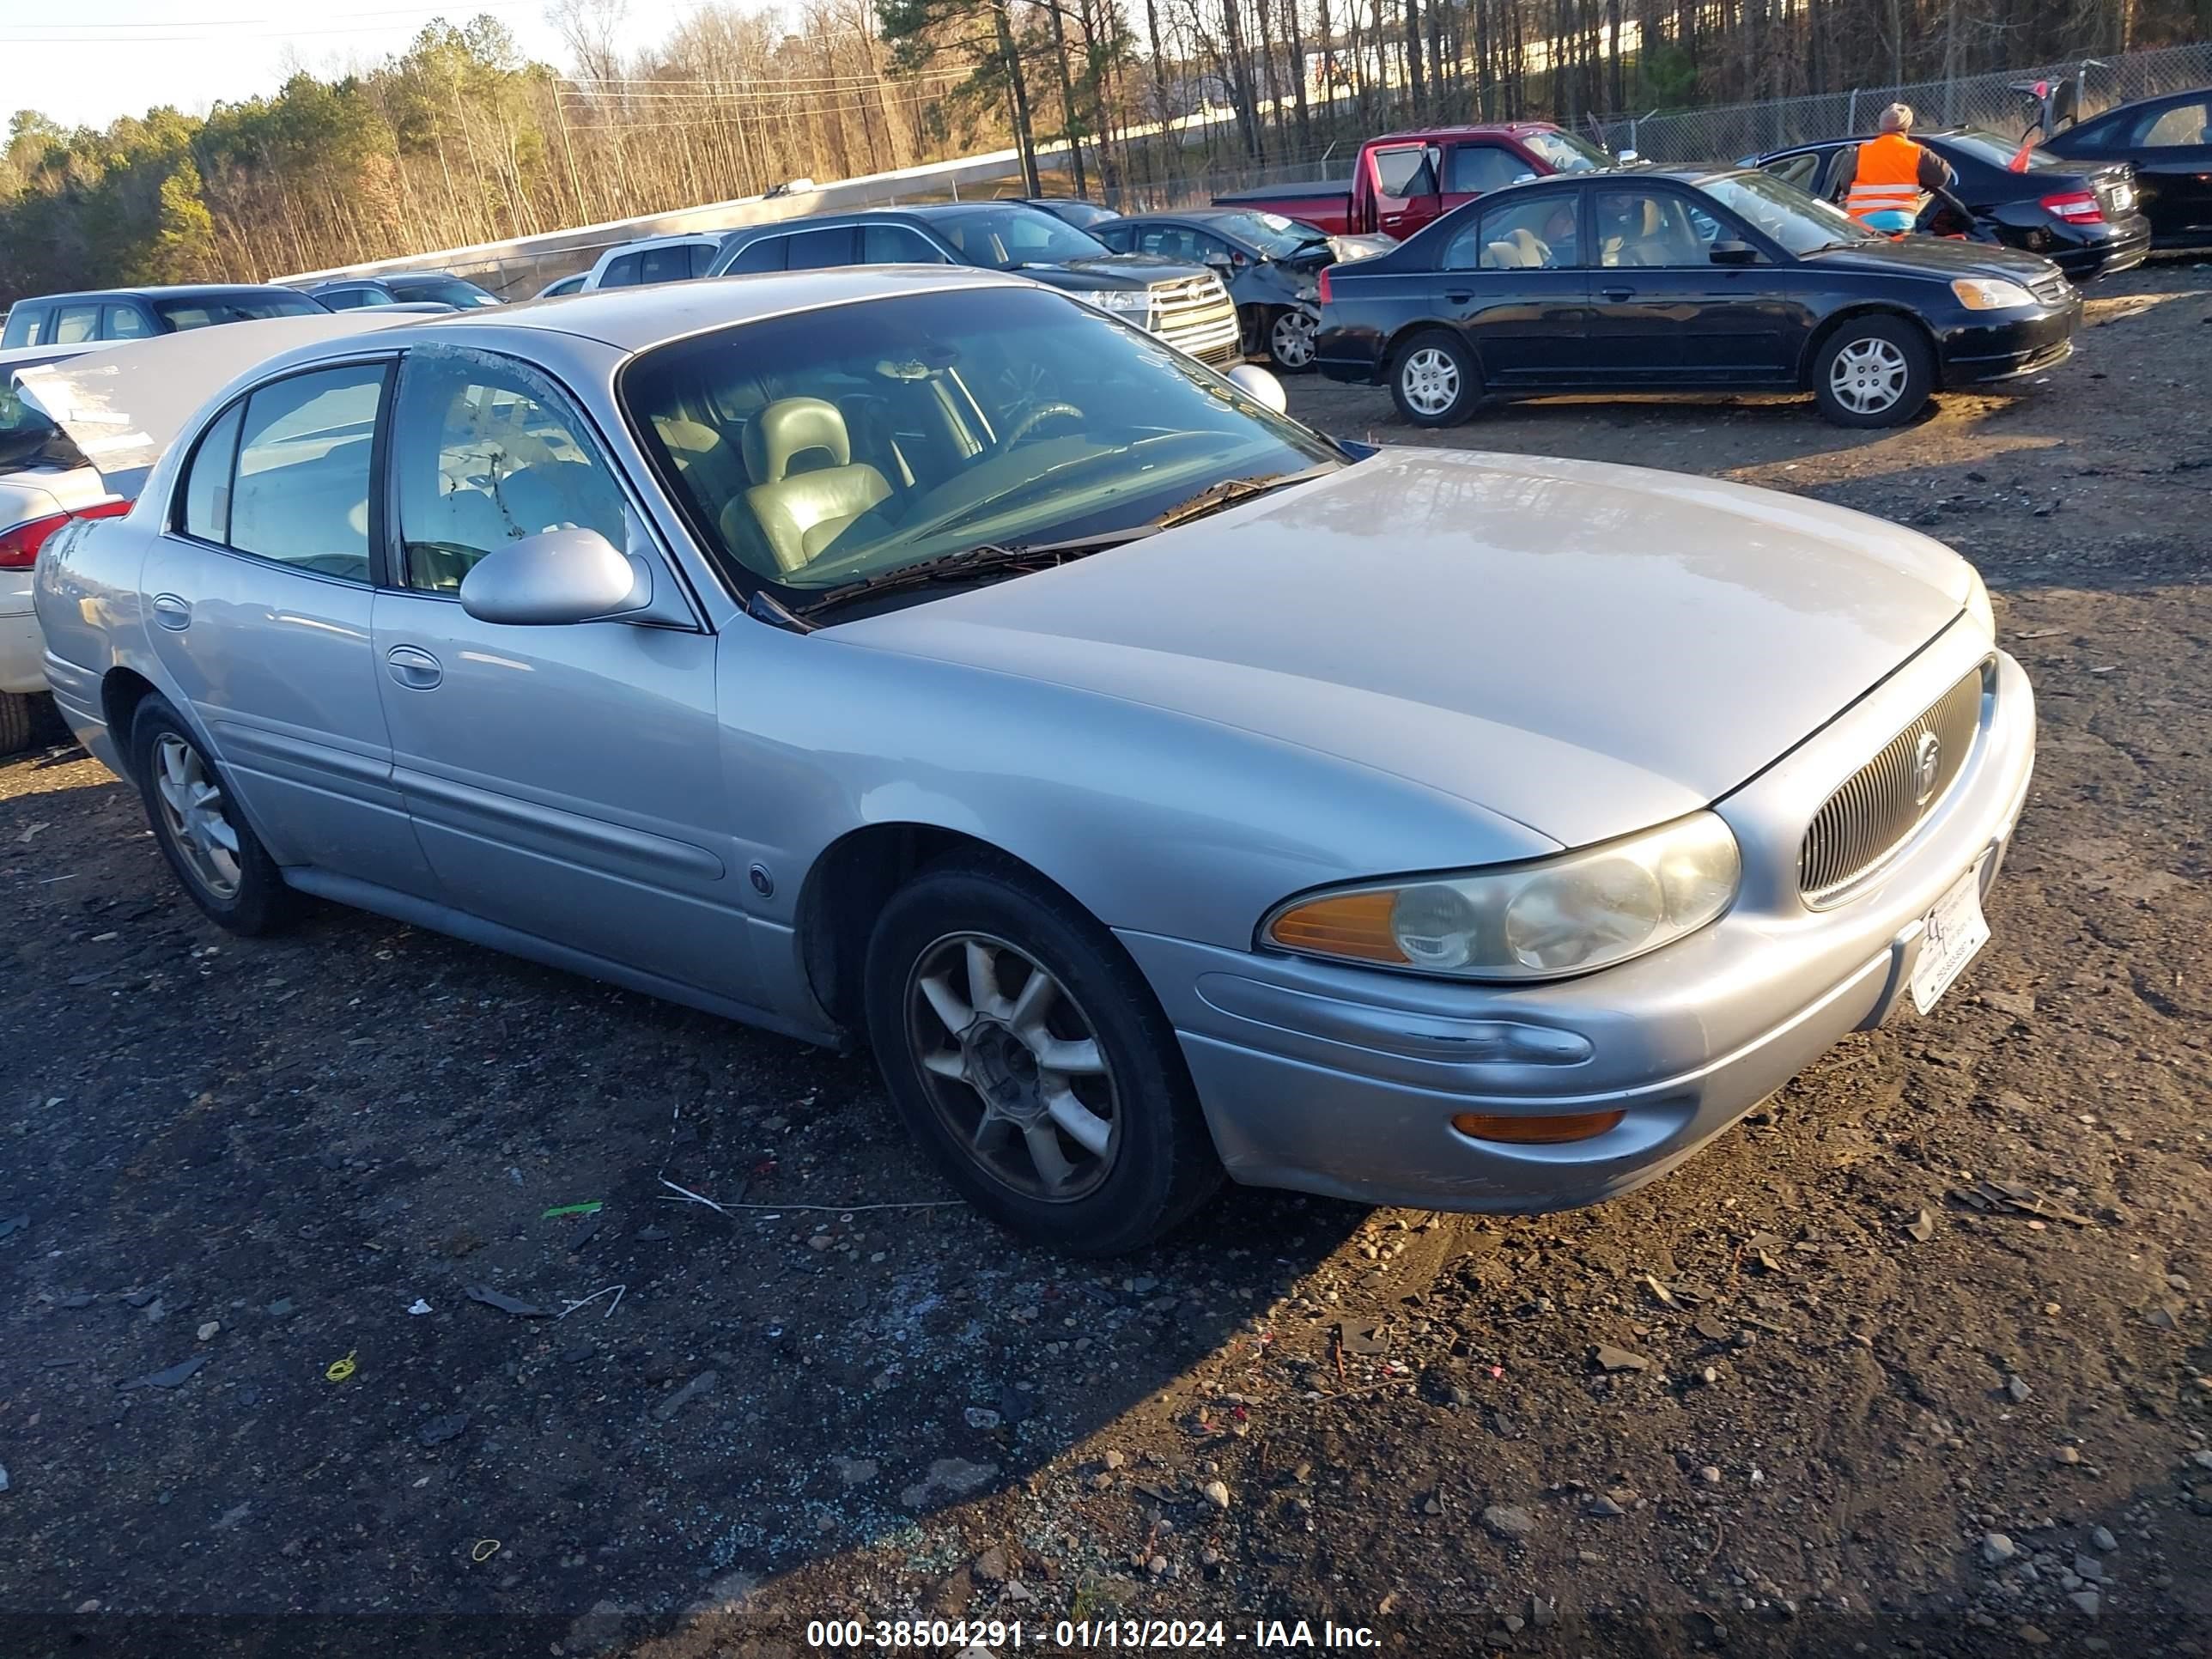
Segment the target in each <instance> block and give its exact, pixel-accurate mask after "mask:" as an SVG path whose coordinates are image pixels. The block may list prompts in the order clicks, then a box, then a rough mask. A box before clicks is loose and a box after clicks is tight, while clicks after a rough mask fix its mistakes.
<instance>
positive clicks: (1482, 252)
mask: <svg viewBox="0 0 2212 1659" xmlns="http://www.w3.org/2000/svg"><path fill="white" fill-rule="evenodd" d="M1577 214H1578V208H1577V201H1576V197H1575V195H1574V192H1573V191H1564V190H1563V191H1548V192H1547V193H1545V194H1543V195H1541V196H1516V197H1514V198H1513V199H1511V200H1510V201H1505V202H1501V203H1499V204H1498V205H1497V206H1496V207H1494V208H1492V209H1490V210H1488V211H1486V212H1484V213H1482V214H1480V215H1479V216H1475V215H1472V214H1470V216H1469V218H1468V220H1467V221H1465V222H1464V227H1465V228H1462V230H1461V231H1460V232H1459V234H1456V235H1455V236H1454V237H1453V238H1452V240H1451V241H1450V243H1449V246H1446V247H1445V249H1444V269H1446V270H1571V269H1572V268H1573V267H1575V266H1577V265H1579V264H1582V263H1583V256H1582V246H1581V241H1582V237H1581V226H1580V224H1579V222H1578V219H1577Z"/></svg>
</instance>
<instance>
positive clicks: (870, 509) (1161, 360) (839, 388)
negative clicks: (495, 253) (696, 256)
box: [620, 287, 1342, 597]
mask: <svg viewBox="0 0 2212 1659" xmlns="http://www.w3.org/2000/svg"><path fill="white" fill-rule="evenodd" d="M620 393H621V398H622V400H623V406H624V409H625V410H626V412H627V413H628V415H629V420H630V423H631V426H632V428H633V429H634V430H635V431H636V432H637V434H638V435H639V436H640V438H641V441H642V442H643V443H644V446H645V447H646V449H647V453H648V454H649V455H651V456H652V458H653V462H654V465H655V469H656V471H658V472H659V476H660V477H661V480H662V482H663V483H665V485H667V487H668V488H669V489H670V491H671V494H672V495H674V496H675V498H676V499H677V501H678V503H679V505H680V506H682V507H684V510H685V516H686V517H687V518H688V519H689V520H690V522H691V524H692V526H693V527H694V530H695V532H696V533H697V534H698V535H699V537H700V538H702V541H704V542H705V544H707V546H708V550H709V551H710V552H713V553H718V554H720V556H722V557H723V558H724V559H726V561H727V562H729V564H730V565H731V566H735V567H742V568H744V570H745V571H747V572H750V574H751V575H753V576H754V577H760V578H765V579H767V580H769V582H772V583H774V584H775V585H777V586H779V587H781V588H782V589H783V590H785V591H786V592H793V593H794V596H795V597H796V596H798V595H820V594H823V593H825V592H829V591H831V590H835V589H836V588H840V587H843V586H848V585H850V584H853V583H855V582H859V581H863V580H867V579H869V578H872V577H878V576H882V575H884V574H887V573H890V572H894V571H896V570H898V569H900V568H902V567H905V566H908V565H914V564H919V563H921V562H924V561H926V560H930V559H934V558H938V557H940V556H944V555H947V554H953V553H959V552H963V551H964V550H968V549H970V548H973V547H976V546H979V545H983V544H995V545H999V546H1007V545H1026V544H1043V543H1056V542H1061V541H1067V540H1073V539H1079V538H1085V537H1100V538H1105V537H1109V536H1111V535H1113V534H1114V533H1115V532H1121V531H1125V530H1132V529H1135V528H1136V527H1138V526H1144V525H1146V523H1147V522H1148V521H1149V520H1152V519H1153V518H1156V517H1158V516H1159V515H1160V514H1162V513H1166V512H1168V511H1170V509H1173V508H1176V507H1180V506H1182V505H1184V504H1186V503H1188V502H1190V501H1192V499H1193V498H1194V497H1195V496H1197V495H1200V493H1201V492H1203V491H1206V490H1208V489H1212V488H1213V487H1214V486H1216V485H1218V484H1222V483H1227V482H1229V481H1231V480H1274V479H1278V478H1282V477H1288V476H1291V475H1295V474H1298V473H1304V472H1308V471H1313V470H1314V469H1315V468H1316V467H1321V466H1328V465H1334V464H1340V462H1341V459H1342V457H1341V454H1340V452H1339V451H1337V450H1336V449H1335V448H1334V447H1333V446H1331V445H1329V444H1328V443H1327V442H1326V441H1324V440H1322V439H1321V438H1318V437H1316V435H1314V434H1312V433H1310V432H1309V431H1307V430H1306V429H1305V428H1304V427H1301V426H1299V425H1297V423H1296V422H1292V421H1291V420H1289V419H1287V418H1285V417H1284V416H1279V415H1276V414H1273V413H1272V412H1270V411H1269V410H1266V409H1263V408H1262V407H1261V406H1260V405H1259V404H1255V403H1254V402H1252V401H1251V400H1250V399H1249V398H1245V397H1244V396H1243V395H1242V394H1241V393H1239V392H1237V391H1236V390H1235V389H1234V388H1233V387H1232V386H1230V385H1229V384H1228V383H1227V382H1226V381H1225V380H1221V379H1218V378H1217V377H1216V376H1214V375H1213V374H1210V373H1208V372H1207V371H1206V370H1205V369H1203V368H1199V367H1198V366H1197V365H1196V364H1194V363H1192V362H1189V361H1188V360H1187V359H1185V358H1183V357H1182V356H1179V355H1177V354H1176V352H1174V351H1171V350H1170V349H1168V348H1167V347H1165V346H1164V345H1162V344H1161V343H1159V342H1158V341H1157V340H1154V339H1153V338H1152V337H1150V336H1149V335H1146V334H1144V333H1141V332H1139V331H1137V330H1135V329H1133V328H1129V327H1127V326H1124V325H1121V324H1120V323H1117V322H1115V321H1113V320H1112V319H1109V318H1107V317H1106V316H1104V315H1103V314H1102V313H1098V312H1097V311H1094V310H1092V309H1091V307H1088V306H1086V305H1084V304H1081V303H1080V302H1079V301H1073V300H1071V299H1068V298H1066V296H1064V295H1057V294H1053V293H1049V292H1047V291H1045V290H1042V289H1009V288H1000V287H992V288H987V289H961V290H955V291H951V292H939V293H930V294H914V295H895V296H892V297H889V298H885V299H881V300H872V301H866V302H865V303H862V304H858V305H850V306H846V307H841V308H839V309H836V310H834V311H809V312H802V313H796V314H793V315H789V316H784V317H775V318H769V319H764V320H763V321H760V322H757V323H750V324H743V325H738V326H735V327H732V328H726V329H723V330H720V331H717V332H714V333H712V334H706V335H701V336H697V337H692V338H690V339H685V340H680V341H676V342H673V343H670V344H668V345H665V346H661V347H659V348H658V349H655V350H653V351H650V352H647V353H646V354H645V355H644V356H641V357H640V358H638V359H637V360H636V361H635V362H633V363H632V364H630V365H629V368H626V369H625V370H624V371H623V375H622V379H621V383H620ZM1227 493H1234V492H1227Z"/></svg>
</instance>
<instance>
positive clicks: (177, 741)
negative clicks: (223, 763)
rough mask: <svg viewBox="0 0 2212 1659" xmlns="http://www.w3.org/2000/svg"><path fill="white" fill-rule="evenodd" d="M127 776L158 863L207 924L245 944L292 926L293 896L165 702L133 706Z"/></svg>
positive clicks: (225, 788) (210, 765) (188, 731)
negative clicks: (133, 783) (160, 860)
mask: <svg viewBox="0 0 2212 1659" xmlns="http://www.w3.org/2000/svg"><path fill="white" fill-rule="evenodd" d="M131 775H133V776H134V777H135V778H136V779H137V781H138V793H139V794H140V795H141V796H142V797H143V799H144V800H145V803H146V818H147V822H148V823H151V824H152V825H153V827H154V840H155V842H156V843H157V844H158V845H159V846H160V847H161V856H162V857H163V858H166V859H167V860H168V861H169V868H170V870H171V871H172V872H174V873H175V875H176V878H177V879H178V881H179V882H180V883H182V884H183V885H184V889H185V892H186V893H188V894H190V895H191V900H192V902H193V903H195V904H197V905H198V906H199V907H200V908H201V909H203V910H204V911H206V912H207V914H208V916H209V919H210V920H211V921H214V922H215V923H216V925H217V926H218V927H223V928H225V929H227V930H228V931H229V932H231V933H238V934H242V935H245V936H247V937H251V936H252V935H253V934H256V933H268V932H269V931H270V930H271V929H272V928H275V927H280V926H282V925H283V923H284V922H286V921H289V920H290V919H291V917H292V915H294V914H295V911H296V909H297V908H298V902H299V901H298V895H296V894H295V893H294V892H293V890H291V889H290V888H289V887H287V886H286V885H285V884H284V878H283V873H282V872H280V871H278V869H277V867H276V860H274V859H272V858H270V856H269V854H268V852H267V850H266V849H265V848H263V846H262V845H261V842H260V841H259V840H258V838H257V837H256V836H254V833H253V831H252V828H251V827H250V826H249V825H248V824H247V823H246V819H245V817H244V815H243V814H242V813H240V811H239V810H238V807H237V805H236V803H235V802H234V800H233V799H232V798H231V793H230V789H229V786H228V783H226V782H225V781H224V780H223V776H222V773H221V771H220V770H219V769H217V768H216V764H215V762H214V760H213V759H212V758H210V756H209V755H208V752H207V751H206V750H204V749H203V748H202V747H201V746H200V742H199V739H198V738H196V737H194V736H193V735H192V732H191V728H190V727H189V726H186V725H185V723H184V721H183V720H181V719H179V716H178V714H177V711H176V710H175V709H174V708H172V707H170V705H169V703H168V701H167V699H166V698H163V697H161V696H149V697H148V698H147V699H146V700H145V701H144V702H142V703H140V704H139V705H138V713H137V716H136V717H135V718H134V719H133V720H131ZM210 791H211V792H212V793H209V792H210ZM226 855H227V856H226Z"/></svg>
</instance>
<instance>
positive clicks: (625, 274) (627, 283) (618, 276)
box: [599, 253, 643, 288]
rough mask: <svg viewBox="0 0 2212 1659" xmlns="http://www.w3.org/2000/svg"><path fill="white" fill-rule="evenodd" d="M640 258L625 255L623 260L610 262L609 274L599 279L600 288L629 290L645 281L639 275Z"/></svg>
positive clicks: (632, 254) (629, 254) (633, 254)
mask: <svg viewBox="0 0 2212 1659" xmlns="http://www.w3.org/2000/svg"><path fill="white" fill-rule="evenodd" d="M639 258H640V256H639V255H637V254H635V253H625V254H623V257H622V258H619V259H615V260H612V261H610V262H609V264H608V265H607V274H606V275H605V276H602V277H600V278H599V286H600V287H601V288H629V287H631V286H633V285H634V284H635V283H638V282H640V281H641V280H643V279H642V278H641V277H640V276H638V274H637V267H638V261H639Z"/></svg>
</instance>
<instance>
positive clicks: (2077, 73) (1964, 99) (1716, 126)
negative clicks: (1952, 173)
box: [1594, 42, 2212, 161]
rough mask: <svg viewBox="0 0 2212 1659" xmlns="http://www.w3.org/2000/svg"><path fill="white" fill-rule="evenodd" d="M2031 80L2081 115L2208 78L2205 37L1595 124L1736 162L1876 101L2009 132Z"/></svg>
mask: <svg viewBox="0 0 2212 1659" xmlns="http://www.w3.org/2000/svg"><path fill="white" fill-rule="evenodd" d="M2037 81H2049V82H2054V83H2060V82H2071V83H2073V84H2074V85H2075V87H2077V88H2079V90H2080V98H2081V103H2080V111H2081V118H2084V119H2087V118H2088V117H2089V116H2092V115H2093V114H2095V113H2096V112H2098V111H2100V110H2105V109H2109V108H2111V107H2112V106H2113V105H2115V104H2124V103H2126V102H2128V101H2129V100H2131V99H2136V98H2148V97H2151V96H2154V94H2159V93H2162V92H2184V91H2187V90H2189V89H2190V88H2194V87H2201V86H2205V85H2208V84H2212V42H2200V43H2199V44H2197V45H2195V46H2172V47H2168V48H2166V49H2165V50H2163V51H2159V52H2129V53H2125V54H2123V55H2117V56H2114V57H2112V58H2102V59H2099V58H2091V59H2089V60H2087V61H2086V62H2082V63H2076V64H2046V65H2044V66H2042V67H2040V68H2035V69H2025V70H2003V71H2002V72H1999V73H1995V74H1990V75H1974V76H1959V77H1956V78H1954V79H1952V80H1948V81H1917V82H1911V83H1909V84H1906V85H1902V86H1886V85H1877V86H1868V87H1857V88H1853V89H1852V90H1850V91H1849V92H1828V93H1818V94H1813V95H1812V96H1809V97H1805V98H1780V99H1776V100H1771V101H1770V102H1766V103H1760V104H1724V105H1717V106H1713V107H1711V108H1707V109H1686V110H1668V111H1657V112H1652V113H1650V114H1646V115H1614V116H1609V117H1605V118H1600V119H1599V120H1597V121H1596V122H1595V124H1594V125H1595V126H1597V127H1598V128H1599V129H1600V130H1601V131H1602V133H1603V136H1604V142H1605V143H1606V146H1607V148H1608V149H1613V150H1616V151H1617V150H1622V149H1632V150H1634V151H1635V152H1636V153H1637V154H1638V155H1641V156H1643V157H1644V159H1645V160H1646V161H1741V160H1742V159H1744V158H1745V157H1747V156H1751V155H1765V153H1767V152H1768V151H1770V150H1777V149H1789V148H1790V146H1791V145H1793V144H1804V143H1814V141H1816V140H1819V139H1822V138H1841V137H1851V136H1854V135H1857V134H1861V133H1868V132H1871V131H1874V125H1875V119H1876V118H1878V117H1879V116H1880V115H1881V111H1882V108H1883V106H1885V105H1887V104H1892V103H1902V104H1910V105H1911V106H1912V110H1913V113H1914V116H1915V118H1917V122H1918V125H1921V126H1922V127H1923V128H1935V127H1947V126H1981V127H1988V128H1990V129H1991V130H1992V131H1996V132H1999V133H2002V134H2003V135H2004V136H2005V137H2008V138H2015V137H2021V135H2022V134H2024V133H2025V132H2026V131H2027V128H2028V126H2029V125H2031V124H2032V123H2033V122H2034V121H2035V120H2036V119H2037V118H2038V116H2039V106H2038V104H2037V101H2036V100H2035V98H2034V96H2033V94H2032V93H2030V92H2027V91H2025V90H2023V89H2022V88H2024V87H2026V86H2028V85H2031V84H2032V83H2033V82H2037Z"/></svg>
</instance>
